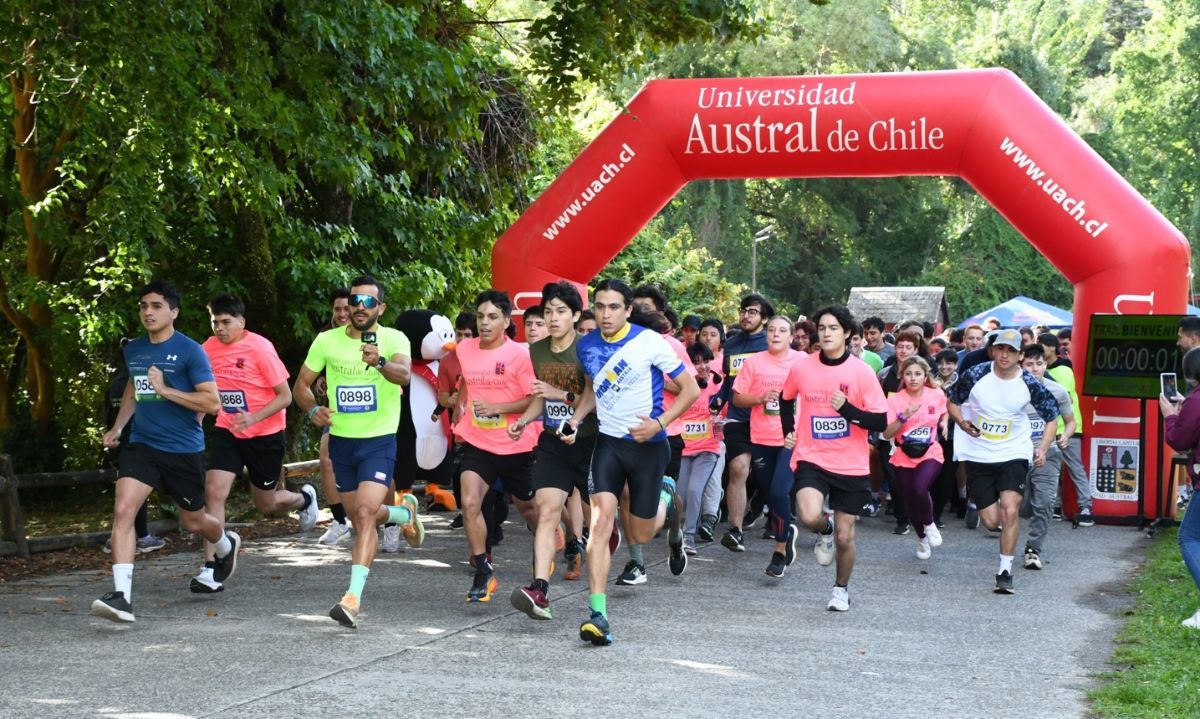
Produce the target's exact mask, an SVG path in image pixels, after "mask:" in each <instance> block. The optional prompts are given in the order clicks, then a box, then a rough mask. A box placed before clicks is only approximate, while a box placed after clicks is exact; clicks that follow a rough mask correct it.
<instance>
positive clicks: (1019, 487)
mask: <svg viewBox="0 0 1200 719" xmlns="http://www.w3.org/2000/svg"><path fill="white" fill-rule="evenodd" d="M1028 475H1029V461H1028V460H1024V459H1010V460H1009V461H1007V462H997V463H995V464H993V463H990V462H986V463H985V462H967V488H968V490H969V491H970V494H971V499H973V500H974V501H975V506H976V507H978V508H979V509H983V508H984V507H990V506H992V505H993V504H995V503H996V502H998V501H1000V493H1001V492H1004V491H1009V492H1017V493H1018V494H1021V495H1022V496H1023V495H1024V494H1025V478H1026V477H1027V476H1028Z"/></svg>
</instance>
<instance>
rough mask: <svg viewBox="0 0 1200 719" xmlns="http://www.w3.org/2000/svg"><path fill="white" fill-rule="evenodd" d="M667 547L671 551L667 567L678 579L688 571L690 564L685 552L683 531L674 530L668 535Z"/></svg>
mask: <svg viewBox="0 0 1200 719" xmlns="http://www.w3.org/2000/svg"><path fill="white" fill-rule="evenodd" d="M667 547H668V548H669V549H670V550H671V553H670V558H669V559H668V560H667V566H668V567H669V568H670V569H671V574H674V575H675V576H677V577H678V576H679V575H680V574H683V570H685V569H687V564H688V558H687V552H685V551H683V530H680V529H672V530H671V531H670V532H668V533H667Z"/></svg>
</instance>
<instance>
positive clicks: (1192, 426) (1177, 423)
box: [1158, 347, 1200, 629]
mask: <svg viewBox="0 0 1200 719" xmlns="http://www.w3.org/2000/svg"><path fill="white" fill-rule="evenodd" d="M1183 378H1184V380H1185V381H1186V382H1187V384H1188V387H1189V388H1194V387H1195V386H1196V385H1197V384H1198V383H1200V347H1198V348H1194V349H1191V350H1188V353H1187V354H1185V355H1184V356H1183ZM1178 399H1179V395H1178V394H1176V395H1174V397H1168V396H1167V395H1166V394H1165V393H1164V394H1162V395H1159V398H1158V406H1159V409H1160V410H1161V411H1162V416H1163V421H1164V422H1165V423H1166V427H1167V434H1166V439H1167V444H1168V445H1170V446H1171V448H1172V449H1176V450H1179V451H1180V452H1187V454H1188V463H1187V473H1188V478H1189V479H1190V480H1191V481H1192V486H1193V487H1198V486H1200V475H1198V473H1197V454H1198V453H1200V392H1194V391H1193V392H1191V393H1190V394H1189V395H1188V396H1187V399H1184V400H1183V402H1182V403H1178V404H1177V403H1176V402H1177V401H1178ZM1172 400H1175V401H1172ZM1198 505H1200V502H1192V503H1191V504H1190V505H1189V506H1188V509H1187V514H1186V515H1184V517H1183V520H1182V521H1181V522H1180V523H1179V552H1180V554H1182V555H1183V563H1184V564H1185V565H1187V568H1188V571H1189V572H1191V574H1192V581H1194V582H1195V583H1196V586H1197V588H1200V509H1197V506H1198ZM1183 626H1185V627H1188V628H1190V629H1200V609H1197V610H1196V613H1195V614H1193V615H1192V616H1190V617H1188V618H1187V619H1185V620H1183Z"/></svg>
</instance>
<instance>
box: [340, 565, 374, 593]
mask: <svg viewBox="0 0 1200 719" xmlns="http://www.w3.org/2000/svg"><path fill="white" fill-rule="evenodd" d="M370 573H371V570H370V569H367V568H366V567H364V566H363V565H361V564H354V565H351V567H350V588H349V589H348V590H346V591H348V592H349V593H350V594H353V595H354V598H355V599H358V598H360V597H362V591H363V587H365V586H367V575H368V574H370Z"/></svg>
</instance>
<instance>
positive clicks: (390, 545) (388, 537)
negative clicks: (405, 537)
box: [380, 524, 400, 554]
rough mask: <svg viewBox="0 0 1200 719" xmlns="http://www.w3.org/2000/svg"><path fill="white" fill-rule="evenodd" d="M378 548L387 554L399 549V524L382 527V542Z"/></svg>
mask: <svg viewBox="0 0 1200 719" xmlns="http://www.w3.org/2000/svg"><path fill="white" fill-rule="evenodd" d="M380 548H381V549H382V550H383V551H385V552H387V553H388V554H395V553H396V552H399V551H400V525H398V524H397V525H395V526H394V527H384V528H383V544H382V545H380Z"/></svg>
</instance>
